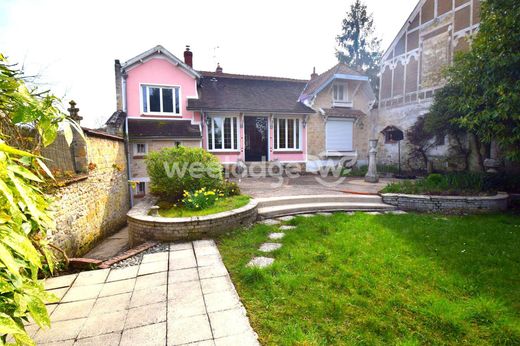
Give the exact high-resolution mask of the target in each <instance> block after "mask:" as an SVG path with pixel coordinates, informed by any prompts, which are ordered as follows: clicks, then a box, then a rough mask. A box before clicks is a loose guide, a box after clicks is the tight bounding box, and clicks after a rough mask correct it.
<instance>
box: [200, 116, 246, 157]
mask: <svg viewBox="0 0 520 346" xmlns="http://www.w3.org/2000/svg"><path fill="white" fill-rule="evenodd" d="M215 118H220V119H222V131H221V143H222V148H221V149H215V123H214V119H215ZM226 118H229V119H231V149H225V148H224V121H225V120H226ZM208 119H211V121H212V122H213V123H212V124H211V134H212V136H211V148H212V149H209V127H208V123H207V120H208ZM233 119H236V121H237V133H236V136H237V147H236V148H235V141H234V135H235V129H234V127H233ZM204 126H205V127H206V131H205V132H206V147H207V150H208V151H209V152H216V153H218V152H237V151H240V118H239V117H238V116H235V115H207V116H206V122H204Z"/></svg>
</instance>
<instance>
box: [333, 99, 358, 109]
mask: <svg viewBox="0 0 520 346" xmlns="http://www.w3.org/2000/svg"><path fill="white" fill-rule="evenodd" d="M332 107H344V108H352V107H353V103H352V101H337V100H333V101H332Z"/></svg>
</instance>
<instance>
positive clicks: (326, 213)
mask: <svg viewBox="0 0 520 346" xmlns="http://www.w3.org/2000/svg"><path fill="white" fill-rule="evenodd" d="M318 215H321V216H331V215H332V213H328V212H325V213H318Z"/></svg>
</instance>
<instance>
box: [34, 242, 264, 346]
mask: <svg viewBox="0 0 520 346" xmlns="http://www.w3.org/2000/svg"><path fill="white" fill-rule="evenodd" d="M45 286H46V288H47V290H49V291H51V292H53V293H55V294H56V295H57V296H58V297H59V298H60V302H59V303H58V304H52V305H49V306H48V307H49V312H50V313H51V320H52V328H51V329H50V330H38V328H37V326H35V325H34V324H32V325H29V326H28V331H29V333H30V334H31V335H32V336H34V338H35V340H36V342H37V344H38V345H103V346H110V345H163V346H164V345H244V346H247V345H258V341H257V336H256V333H255V332H254V331H253V329H252V328H251V326H250V324H249V320H248V318H247V316H246V311H245V309H244V307H243V306H242V304H241V302H240V300H239V297H238V295H237V293H236V291H235V288H234V286H233V283H232V282H231V279H230V277H229V274H228V272H227V270H226V268H225V266H224V264H223V263H222V259H221V257H220V254H219V251H218V249H217V247H216V245H215V243H214V242H213V241H212V240H203V241H195V242H188V243H181V244H171V245H170V250H169V251H168V252H160V253H153V254H147V255H145V256H144V257H143V261H142V263H141V264H140V265H139V266H132V267H126V268H122V269H103V270H94V271H88V272H82V273H80V274H73V275H66V276H61V277H57V278H52V279H49V280H47V281H46V283H45Z"/></svg>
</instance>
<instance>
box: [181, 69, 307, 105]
mask: <svg viewBox="0 0 520 346" xmlns="http://www.w3.org/2000/svg"><path fill="white" fill-rule="evenodd" d="M201 74H202V76H203V78H202V80H201V82H200V89H199V90H200V94H199V99H190V100H188V109H189V110H205V111H239V112H268V113H300V114H311V113H314V110H312V109H311V108H309V107H307V106H305V105H304V104H303V103H300V102H298V98H299V96H300V94H301V92H302V90H303V89H304V88H305V85H306V81H303V80H296V79H289V78H280V77H264V76H247V75H236V74H229V73H217V72H201Z"/></svg>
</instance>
